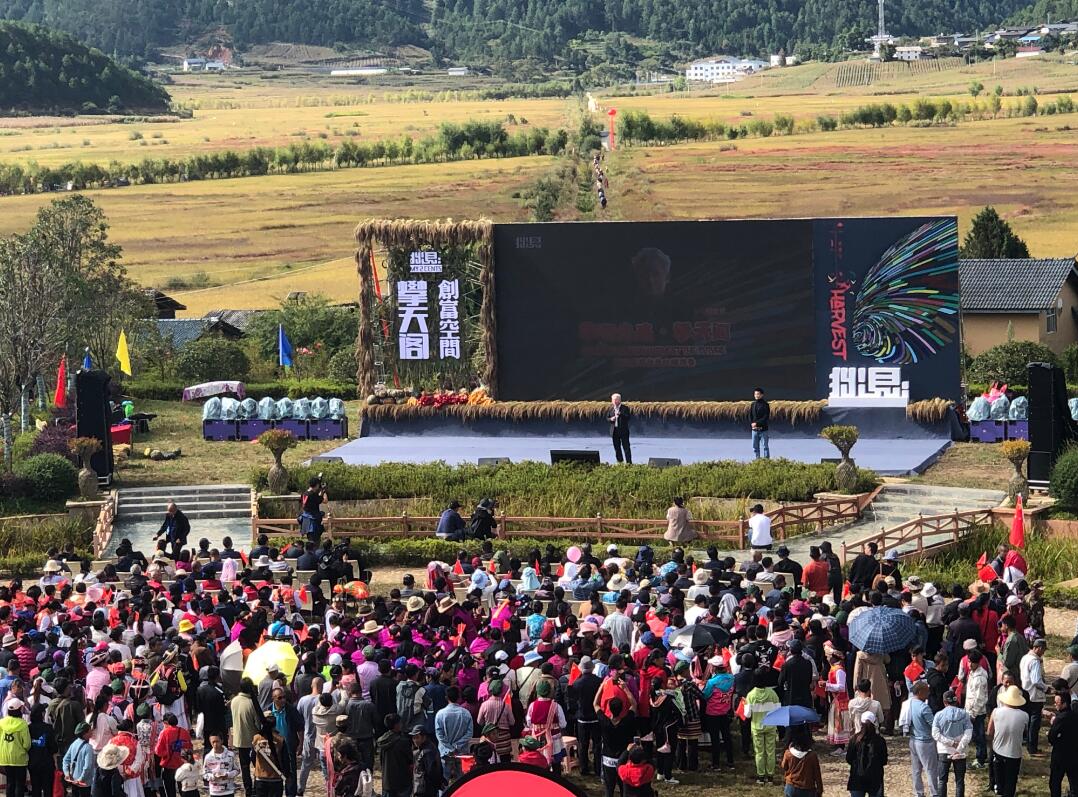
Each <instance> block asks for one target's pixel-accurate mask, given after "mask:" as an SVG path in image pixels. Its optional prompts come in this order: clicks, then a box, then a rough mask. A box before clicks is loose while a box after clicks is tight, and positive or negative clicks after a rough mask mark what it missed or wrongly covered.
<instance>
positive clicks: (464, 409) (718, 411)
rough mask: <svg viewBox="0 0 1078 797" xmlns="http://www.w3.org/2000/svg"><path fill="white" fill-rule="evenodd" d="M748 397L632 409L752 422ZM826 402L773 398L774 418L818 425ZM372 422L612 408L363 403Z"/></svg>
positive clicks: (542, 417)
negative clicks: (741, 399)
mask: <svg viewBox="0 0 1078 797" xmlns="http://www.w3.org/2000/svg"><path fill="white" fill-rule="evenodd" d="M750 404H751V402H748V401H636V402H633V405H632V407H633V413H634V415H636V416H637V417H641V418H661V419H662V420H667V421H669V420H684V421H720V420H721V421H733V422H737V423H745V424H747V423H748V418H749V406H750ZM825 406H826V402H824V401H772V402H771V418H772V420H773V421H774V422H776V423H778V422H780V421H785V422H787V423H789V424H790V425H791V426H796V425H797V424H802V423H814V422H815V421H817V420H819V418H820V413H821V412H822V410H823V408H824V407H825ZM362 411H363V413H364V414H365V415H366V416H367V417H368V418H370V419H371V420H372V421H380V420H381V421H395V420H405V419H409V418H428V417H432V416H441V417H447V418H459V419H460V420H462V421H475V420H480V419H484V418H491V419H495V420H504V421H518V422H519V421H561V422H563V423H572V422H574V421H584V422H589V423H590V422H595V423H599V422H602V421H603V420H604V419H605V418H606V414H607V412H608V411H609V405H607V403H606V402H605V401H501V402H496V403H494V404H487V405H485V406H476V405H471V404H450V405H447V406H445V407H441V408H439V409H432V408H430V407H419V406H415V405H407V404H376V405H373V406H364V407H363V408H362Z"/></svg>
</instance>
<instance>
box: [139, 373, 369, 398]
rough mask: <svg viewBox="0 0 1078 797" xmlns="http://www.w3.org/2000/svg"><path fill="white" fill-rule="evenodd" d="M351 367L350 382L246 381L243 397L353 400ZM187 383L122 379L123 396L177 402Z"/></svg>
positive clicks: (354, 388) (305, 380) (354, 391)
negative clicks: (245, 394)
mask: <svg viewBox="0 0 1078 797" xmlns="http://www.w3.org/2000/svg"><path fill="white" fill-rule="evenodd" d="M355 377H356V374H355V370H354V369H353V371H352V383H351V384H339V383H337V382H327V381H325V380H318V379H297V380H290V381H281V382H248V383H247V396H248V398H253V399H254V400H255V401H258V400H259V399H262V398H265V397H267V396H269V397H270V398H272V399H279V398H284V397H285V396H287V397H288V398H290V399H297V398H314V397H315V396H321V397H322V398H339V399H344V400H345V401H353V400H355V399H356V398H358V395H357V392H356V385H355ZM189 384H190V382H163V381H160V380H148V381H142V380H132V381H128V382H124V386H123V391H124V395H127V396H131V397H132V398H135V399H143V400H153V401H179V400H180V396H182V395H183V389H184V388H185V387H186V386H187V385H189Z"/></svg>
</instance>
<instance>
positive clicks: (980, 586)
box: [969, 579, 992, 595]
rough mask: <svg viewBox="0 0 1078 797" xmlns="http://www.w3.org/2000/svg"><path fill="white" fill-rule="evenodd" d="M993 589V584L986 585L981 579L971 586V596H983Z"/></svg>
mask: <svg viewBox="0 0 1078 797" xmlns="http://www.w3.org/2000/svg"><path fill="white" fill-rule="evenodd" d="M991 588H992V585H991V584H988V583H986V582H984V581H981V580H980V579H977V580H976V581H974V582H973V583H972V584H970V585H969V594H970V595H980V594H982V593H984V592H988V590H990V589H991Z"/></svg>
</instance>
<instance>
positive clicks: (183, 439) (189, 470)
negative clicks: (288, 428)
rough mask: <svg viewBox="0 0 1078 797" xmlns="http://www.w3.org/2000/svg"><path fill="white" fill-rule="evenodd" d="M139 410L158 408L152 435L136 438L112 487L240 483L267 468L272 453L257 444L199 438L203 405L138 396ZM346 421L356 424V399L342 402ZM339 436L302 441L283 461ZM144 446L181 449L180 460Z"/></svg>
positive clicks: (332, 444) (319, 449) (316, 450)
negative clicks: (160, 457) (147, 453)
mask: <svg viewBox="0 0 1078 797" xmlns="http://www.w3.org/2000/svg"><path fill="white" fill-rule="evenodd" d="M136 404H137V407H138V410H139V412H149V413H157V416H158V417H157V418H156V419H155V420H154V421H153V422H152V423H151V424H150V429H151V431H150V434H148V435H139V436H138V437H136V439H135V444H134V454H135V456H133V457H132V459H131V460H129V461H128V462H125V463H122V464H121V465H120V466H119V467H118V469H117V471H116V486H117V487H119V488H121V489H122V488H124V487H152V486H156V485H189V484H244V483H247V482H249V481H250V477H251V473H252V472H253V471H254V470H255V469H256V468H259V467H268V466H269V465H270V464H271V463H272V462H273V456H272V455H271V454H270V453H269V452H268V451H267V450H266V449H265V448H263V447H262V446H260V445H258V443H240V442H236V443H230V442H210V441H207V440H203V439H202V405H201V404H199V403H197V402H193V403H190V404H185V403H181V402H179V401H138V402H136ZM346 407H347V411H348V417H349V422H351V423H355V422H356V416H357V410H358V407H359V402H355V401H353V402H348V403H347V404H346ZM342 442H343V441H341V440H325V441H317V442H315V441H309V442H301V443H300V444H299V445H298V446H296V447H295V448H293V449H292V450H291V451H289V452H288V453H287V454H285V457H284V462H285V465H286V466H288V465H292V464H299V463H300V462H301V461H303V460H305V459H309V458H310V457H313V456H315V455H316V454H321V453H324V452H326V451H329V450H330V449H333V448H336V447H337V446H339V445H341V443H342ZM146 448H159V449H161V450H162V451H165V450H172V449H176V448H178V449H180V450H181V451H182V452H183V455H182V456H181V457H180V458H179V459H174V460H168V461H164V462H154V461H153V460H150V459H146V458H145V457H143V456H142V452H143V450H144V449H146Z"/></svg>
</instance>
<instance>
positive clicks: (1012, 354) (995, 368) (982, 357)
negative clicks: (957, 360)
mask: <svg viewBox="0 0 1078 797" xmlns="http://www.w3.org/2000/svg"><path fill="white" fill-rule="evenodd" d="M1036 362H1044V363H1052V364H1058V362H1059V360H1058V358H1057V357H1056V354H1055V352H1054V351H1052V350H1051V349H1049V348H1048V347H1047V346H1045V345H1043V344H1041V343H1034V342H1033V341H1030V340H1012V341H1009V342H1007V343H1001V344H1000V345H998V346H993V347H992V348H990V349H989V350H988V351H985V352H982V353H981V354H978V355H977V356H976V357H974V358H973V362H972V363H970V368H969V378H970V380H971V381H974V382H993V381H996V380H999V381H1001V382H1006V383H1007V384H1011V383H1014V384H1025V383H1026V381H1027V376H1026V375H1027V368H1026V366H1027V365H1028V364H1029V363H1036Z"/></svg>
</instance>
